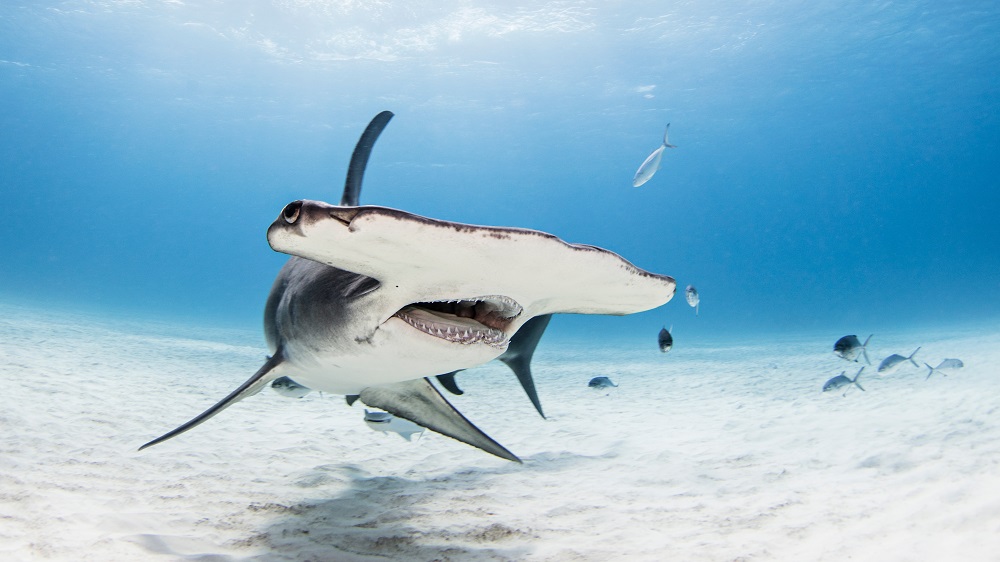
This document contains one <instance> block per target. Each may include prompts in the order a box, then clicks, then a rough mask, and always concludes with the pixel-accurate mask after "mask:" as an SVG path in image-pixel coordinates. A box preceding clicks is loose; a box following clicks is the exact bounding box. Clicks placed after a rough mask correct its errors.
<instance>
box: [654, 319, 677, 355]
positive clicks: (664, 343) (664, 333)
mask: <svg viewBox="0 0 1000 562" xmlns="http://www.w3.org/2000/svg"><path fill="white" fill-rule="evenodd" d="M673 329H674V327H673V326H671V327H670V330H668V329H667V327H666V326H664V327H663V328H662V329H661V330H660V337H659V338H657V340H658V342H659V344H660V351H662V352H663V353H666V352H668V351H670V348H671V347H673V346H674V337H673V336H672V335H670V332H671V331H672V330H673Z"/></svg>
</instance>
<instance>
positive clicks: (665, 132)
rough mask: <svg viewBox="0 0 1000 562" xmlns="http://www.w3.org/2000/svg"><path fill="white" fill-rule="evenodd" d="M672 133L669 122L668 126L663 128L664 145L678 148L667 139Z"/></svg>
mask: <svg viewBox="0 0 1000 562" xmlns="http://www.w3.org/2000/svg"><path fill="white" fill-rule="evenodd" d="M669 134H670V123H667V128H666V129H664V130H663V146H665V147H667V148H677V145H673V144H670V141H669V140H667V136H668V135H669Z"/></svg>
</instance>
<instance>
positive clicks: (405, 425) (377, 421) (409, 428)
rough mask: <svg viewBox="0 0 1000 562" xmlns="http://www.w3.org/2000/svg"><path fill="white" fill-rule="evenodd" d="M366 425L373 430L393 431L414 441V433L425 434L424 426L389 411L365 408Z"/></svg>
mask: <svg viewBox="0 0 1000 562" xmlns="http://www.w3.org/2000/svg"><path fill="white" fill-rule="evenodd" d="M365 425H367V426H368V427H369V428H371V429H372V431H381V432H382V433H389V432H390V431H391V432H392V433H395V434H397V435H399V436H400V437H402V438H403V439H406V440H407V441H412V440H413V435H414V434H419V435H423V433H424V428H423V427H421V426H419V425H417V424H415V423H413V422H411V421H410V420H406V419H403V418H399V417H396V416H394V415H392V414H390V413H388V412H371V411H369V410H368V409H367V408H365Z"/></svg>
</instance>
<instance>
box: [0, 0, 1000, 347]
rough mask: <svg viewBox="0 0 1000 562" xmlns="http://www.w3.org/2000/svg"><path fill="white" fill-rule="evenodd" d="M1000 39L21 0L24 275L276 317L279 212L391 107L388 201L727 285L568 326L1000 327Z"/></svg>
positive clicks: (919, 11)
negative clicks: (271, 295) (271, 241)
mask: <svg viewBox="0 0 1000 562" xmlns="http://www.w3.org/2000/svg"><path fill="white" fill-rule="evenodd" d="M998 38H1000V7H998V6H997V4H996V3H995V2H986V1H982V2H975V1H967V2H929V1H914V2H904V3H888V2H885V3H872V2H860V1H845V2H836V3H832V2H818V3H817V2H677V3H670V2H628V3H619V2H613V3H605V2H592V1H579V2H574V1H558V2H541V3H525V4H519V3H512V2H463V1H444V2H438V1H433V2H432V1H429V0H424V1H417V2H395V3H394V2H378V3H376V2H371V3H359V2H353V1H347V0H345V1H342V2H335V1H314V2H309V1H299V2H283V1H273V2H265V1H259V2H257V1H255V2H189V1H173V2H169V1H163V2H154V1H149V0H147V1H145V2H141V1H132V2H115V1H110V2H107V1H100V2H99V1H82V0H80V1H59V2H53V1H49V2H17V1H7V2H4V3H2V5H0V131H2V133H0V207H2V208H3V209H4V211H5V220H3V221H0V241H2V242H3V247H4V255H3V264H4V265H3V267H0V298H2V299H4V300H6V301H11V302H31V303H39V304H44V305H47V306H55V307H68V308H83V309H88V310H93V311H98V312H107V313H109V314H130V315H137V316H144V317H148V318H155V319H169V318H182V319H186V320H189V321H197V322H203V323H210V324H218V325H227V326H246V327H248V328H251V329H258V326H259V323H260V318H261V311H262V308H263V303H264V299H265V297H266V295H267V292H268V290H269V288H270V285H271V282H272V281H273V279H274V275H275V274H276V273H277V271H278V269H279V268H280V266H281V264H282V263H283V262H284V260H285V257H284V256H282V255H280V254H276V253H274V252H273V251H271V250H270V248H269V247H268V245H267V242H266V239H265V236H264V233H265V229H266V228H267V226H268V225H269V224H270V222H271V221H272V220H274V218H275V217H276V216H277V215H278V213H279V211H280V210H281V209H282V207H283V206H284V205H285V204H286V203H288V202H290V201H293V200H295V199H300V198H309V199H319V200H325V201H329V202H334V203H335V202H337V201H338V200H339V197H340V190H341V189H342V185H343V180H344V175H345V172H346V167H347V163H348V160H349V158H350V154H351V151H352V149H353V147H354V143H355V142H356V141H357V138H358V136H359V135H360V134H361V131H362V130H363V129H364V126H365V125H366V124H367V122H368V120H369V119H370V118H371V117H372V116H374V115H375V114H376V113H377V112H379V111H381V110H385V109H388V110H391V111H393V112H394V113H395V114H396V117H395V118H394V120H393V121H392V122H391V123H390V124H389V126H388V128H387V129H386V131H385V133H383V135H382V136H381V138H380V139H379V141H378V143H377V145H376V147H375V150H374V153H373V155H372V159H371V161H370V163H369V167H368V171H367V174H366V176H365V185H364V191H363V192H362V196H361V199H362V202H363V203H366V204H378V205H384V206H389V207H397V208H401V209H405V210H408V211H411V212H414V213H418V214H423V215H427V216H431V217H435V218H442V219H448V220H456V221H463V222H471V223H479V224H491V225H505V226H521V227H528V228H535V229H540V230H544V231H547V232H551V233H553V234H556V235H558V236H560V237H561V238H563V239H565V240H568V241H571V242H580V243H587V244H593V245H597V246H602V247H606V248H609V249H611V250H614V251H616V252H618V253H620V254H622V255H623V256H625V257H626V258H627V259H629V260H631V261H632V262H633V263H635V264H636V265H638V266H640V267H643V268H645V269H649V270H652V271H655V272H658V273H664V274H669V275H672V276H674V277H675V278H676V279H677V281H678V285H679V288H680V289H681V290H682V289H683V287H684V286H685V285H687V284H689V283H691V284H694V285H696V286H697V287H698V289H699V291H700V293H701V296H702V303H701V307H700V314H699V315H698V316H697V317H695V316H694V314H693V311H692V310H691V309H690V308H689V307H687V305H686V303H684V300H683V297H682V295H679V298H675V300H674V301H672V302H671V303H669V304H668V305H667V306H666V307H664V308H663V309H659V310H656V311H653V312H649V313H643V314H639V315H635V316H633V317H628V318H589V317H588V318H583V317H560V318H557V319H556V321H554V322H553V324H552V327H551V328H550V330H549V334H565V335H574V336H578V335H580V334H584V335H585V336H586V337H594V338H608V337H611V336H629V337H630V336H632V335H634V334H644V336H643V337H646V336H645V334H649V337H652V335H653V334H655V332H656V331H657V330H658V329H659V328H660V326H661V325H664V324H665V325H673V326H674V328H675V332H678V333H684V334H688V335H690V336H697V337H702V338H708V337H712V336H721V335H729V336H734V337H744V338H749V339H752V338H757V337H760V336H761V335H762V334H763V335H767V334H780V333H785V332H790V331H810V332H824V333H825V332H827V331H829V332H830V333H831V334H832V335H833V336H834V337H839V336H840V335H843V333H855V332H857V333H868V332H872V331H876V332H877V331H885V330H891V329H901V328H906V327H927V326H941V327H942V328H943V329H948V328H950V327H954V326H970V325H971V326H975V325H983V324H990V323H993V324H995V322H996V320H997V318H998V317H1000V277H998V275H997V273H998V272H1000V222H998V217H1000V194H998V192H1000V174H998V171H1000V158H998V155H1000V134H998V133H1000V111H998V109H1000V74H998V73H997V72H996V71H995V69H997V68H1000V42H998ZM668 122H669V123H671V129H670V133H671V135H670V139H671V142H672V143H673V144H676V145H677V148H676V149H674V150H669V151H668V152H667V153H666V154H665V156H664V161H663V167H662V169H661V170H660V171H659V172H658V173H657V174H656V176H655V177H654V178H653V179H652V180H651V181H650V182H649V183H647V184H646V185H644V186H642V187H640V188H633V187H632V186H631V179H632V175H633V174H634V173H635V170H636V168H637V167H638V166H639V164H640V163H641V162H642V161H643V159H645V158H646V156H647V155H648V154H649V153H650V152H651V151H652V150H653V149H655V148H656V147H657V146H658V145H659V144H660V140H661V138H662V133H663V129H664V126H665V125H666V124H667V123H668ZM547 337H552V336H547ZM556 337H558V336H556ZM832 341H833V339H831V343H832Z"/></svg>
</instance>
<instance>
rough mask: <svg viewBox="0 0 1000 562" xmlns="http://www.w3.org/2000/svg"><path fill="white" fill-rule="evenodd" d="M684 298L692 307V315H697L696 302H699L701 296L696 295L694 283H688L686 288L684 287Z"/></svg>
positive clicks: (696, 290)
mask: <svg viewBox="0 0 1000 562" xmlns="http://www.w3.org/2000/svg"><path fill="white" fill-rule="evenodd" d="M684 298H685V299H687V301H688V304H689V305H691V308H693V309H694V315H695V316H698V303H699V302H701V298H699V297H698V289H695V288H694V285H688V286H687V289H684Z"/></svg>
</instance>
